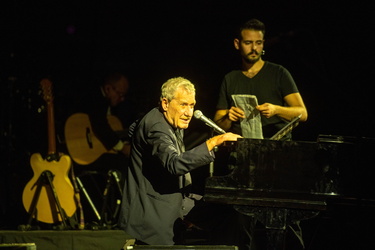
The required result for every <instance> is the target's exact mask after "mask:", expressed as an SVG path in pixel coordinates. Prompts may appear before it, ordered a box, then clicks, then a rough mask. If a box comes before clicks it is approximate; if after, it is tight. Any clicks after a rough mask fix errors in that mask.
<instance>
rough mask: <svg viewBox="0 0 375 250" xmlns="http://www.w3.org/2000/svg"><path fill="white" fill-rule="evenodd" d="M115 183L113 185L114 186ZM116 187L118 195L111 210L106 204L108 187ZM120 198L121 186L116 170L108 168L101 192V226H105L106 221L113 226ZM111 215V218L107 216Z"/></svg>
mask: <svg viewBox="0 0 375 250" xmlns="http://www.w3.org/2000/svg"><path fill="white" fill-rule="evenodd" d="M114 184H115V186H114ZM111 187H112V189H114V188H117V190H118V192H119V195H120V197H118V198H116V205H115V208H114V210H113V211H112V209H111V207H110V206H109V204H108V194H109V191H110V189H111ZM121 199H122V188H121V183H120V177H119V175H118V173H117V171H116V170H109V171H108V174H107V185H106V187H105V189H104V192H103V205H102V211H101V220H100V224H101V225H102V226H105V224H106V223H108V224H110V225H112V226H115V224H112V223H113V222H114V221H115V220H116V218H117V215H118V213H119V210H120V206H121ZM109 216H111V218H109Z"/></svg>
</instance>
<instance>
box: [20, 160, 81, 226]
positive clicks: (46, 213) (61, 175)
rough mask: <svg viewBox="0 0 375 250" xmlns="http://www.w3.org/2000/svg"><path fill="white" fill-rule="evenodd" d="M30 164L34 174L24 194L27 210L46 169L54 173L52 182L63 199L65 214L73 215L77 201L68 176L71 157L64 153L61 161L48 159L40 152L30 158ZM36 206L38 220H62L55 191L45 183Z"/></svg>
mask: <svg viewBox="0 0 375 250" xmlns="http://www.w3.org/2000/svg"><path fill="white" fill-rule="evenodd" d="M30 164H31V168H32V170H33V173H34V175H33V178H32V179H31V180H30V181H29V182H28V183H27V184H26V187H25V189H24V192H23V195H22V201H23V205H24V207H25V209H26V211H29V209H30V206H31V203H32V200H33V198H34V194H35V191H36V188H37V182H38V179H39V177H40V176H41V175H42V173H43V172H44V171H50V172H51V173H52V174H53V181H52V183H53V186H54V187H55V191H56V193H57V196H58V198H59V200H60V201H61V207H62V208H63V209H64V211H65V214H66V215H67V216H69V217H71V216H72V215H73V214H74V213H75V211H76V203H75V200H74V189H73V186H72V184H71V182H70V179H69V176H68V173H69V170H70V166H71V159H70V157H69V156H67V155H63V156H61V157H60V159H59V161H55V160H52V161H47V160H46V159H44V158H43V157H42V156H41V155H40V154H39V153H35V154H33V155H32V156H31V158H30ZM36 207H37V212H36V216H35V217H36V219H37V220H39V221H42V222H45V223H57V222H58V221H61V216H60V214H58V213H57V211H58V209H57V205H56V202H55V200H54V196H53V193H52V191H51V190H50V189H49V188H46V186H45V185H43V186H42V189H41V192H40V196H39V200H38V203H37V205H36Z"/></svg>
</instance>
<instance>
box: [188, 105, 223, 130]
mask: <svg viewBox="0 0 375 250" xmlns="http://www.w3.org/2000/svg"><path fill="white" fill-rule="evenodd" d="M194 117H195V118H197V119H199V120H201V121H203V122H204V123H206V125H208V126H210V127H211V128H213V129H214V130H215V131H216V132H217V133H219V134H225V133H226V132H225V131H224V130H223V129H222V128H220V127H219V126H218V125H216V123H214V122H213V121H212V120H211V119H210V118H207V117H206V116H204V115H203V113H202V111H200V110H195V111H194Z"/></svg>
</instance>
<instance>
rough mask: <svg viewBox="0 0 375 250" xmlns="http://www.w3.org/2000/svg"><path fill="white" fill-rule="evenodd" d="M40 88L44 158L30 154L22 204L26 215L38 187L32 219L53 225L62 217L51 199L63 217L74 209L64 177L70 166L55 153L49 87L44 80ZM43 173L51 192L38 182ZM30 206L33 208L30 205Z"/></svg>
mask: <svg viewBox="0 0 375 250" xmlns="http://www.w3.org/2000/svg"><path fill="white" fill-rule="evenodd" d="M40 85H41V88H42V90H43V96H44V100H45V101H46V104H47V122H48V154H47V157H45V158H43V157H42V155H41V154H40V153H34V154H33V155H32V156H31V158H30V164H31V168H32V170H33V173H34V175H33V177H32V179H31V180H30V181H29V182H28V183H27V184H26V186H25V188H24V191H23V195H22V202H23V206H24V207H25V209H26V211H28V212H29V213H30V212H31V211H30V207H31V205H32V202H33V201H34V194H35V191H36V190H37V189H38V185H42V186H41V189H40V194H39V198H38V199H37V203H36V213H35V214H34V215H32V216H34V218H35V219H36V220H38V221H41V222H45V223H57V222H59V221H62V216H61V215H60V213H58V212H57V211H58V210H59V209H58V204H56V201H55V198H54V197H55V196H57V197H58V201H59V203H60V204H59V205H60V206H61V208H62V209H63V210H64V212H65V215H66V216H69V217H71V216H72V215H73V214H74V213H75V211H76V208H77V207H76V202H75V199H74V189H73V186H72V183H71V181H70V179H69V176H68V173H69V170H70V167H71V163H72V162H71V159H70V157H69V156H68V155H58V154H57V152H56V138H55V123H54V108H53V97H52V83H51V81H50V80H48V79H42V80H41V82H40ZM46 172H48V173H52V184H53V186H54V188H55V192H53V191H51V188H48V187H47V186H46V184H48V182H47V183H45V182H41V181H40V177H41V176H42V175H43V174H44V173H46ZM43 176H45V175H43ZM54 193H55V195H54ZM33 205H35V204H34V203H33Z"/></svg>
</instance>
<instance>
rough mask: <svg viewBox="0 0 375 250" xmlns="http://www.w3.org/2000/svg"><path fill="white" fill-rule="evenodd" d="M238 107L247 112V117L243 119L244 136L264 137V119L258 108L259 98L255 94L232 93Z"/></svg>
mask: <svg viewBox="0 0 375 250" xmlns="http://www.w3.org/2000/svg"><path fill="white" fill-rule="evenodd" d="M232 99H233V101H234V104H235V105H236V107H238V108H241V109H242V110H243V111H244V112H245V116H246V118H244V119H242V120H241V129H242V136H243V137H245V138H252V139H263V130H262V121H261V117H260V113H259V111H258V110H257V109H256V106H258V100H257V97H256V96H255V95H232Z"/></svg>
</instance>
